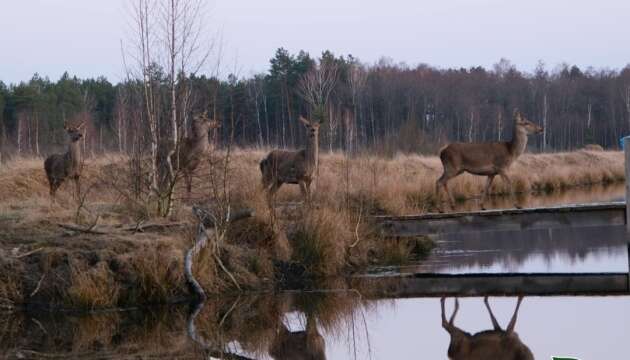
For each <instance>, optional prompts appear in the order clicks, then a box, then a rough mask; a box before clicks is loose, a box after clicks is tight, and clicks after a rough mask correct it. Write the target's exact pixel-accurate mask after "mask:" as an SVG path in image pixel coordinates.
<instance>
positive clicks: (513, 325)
mask: <svg viewBox="0 0 630 360" xmlns="http://www.w3.org/2000/svg"><path fill="white" fill-rule="evenodd" d="M522 301H523V296H522V295H521V296H519V297H518V301H517V302H516V309H514V315H512V319H511V320H510V324H509V325H508V327H507V332H508V333H511V332H513V331H514V327H515V326H516V318H517V316H518V309H519V308H520V307H521V302H522Z"/></svg>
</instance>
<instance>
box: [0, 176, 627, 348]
mask: <svg viewBox="0 0 630 360" xmlns="http://www.w3.org/2000/svg"><path fill="white" fill-rule="evenodd" d="M620 196H623V187H621V190H620V189H618V188H616V187H613V188H610V187H608V188H601V189H599V190H597V189H594V190H593V191H592V192H586V193H583V194H580V193H579V192H573V193H572V194H567V193H563V194H562V195H561V196H560V197H556V198H555V199H551V198H549V197H547V198H544V199H543V198H537V197H533V198H532V199H530V200H528V201H529V203H527V205H526V206H543V205H557V204H566V203H586V202H603V201H610V200H618V199H619V197H620ZM499 205H500V204H499ZM436 241H437V243H438V246H437V248H436V249H435V251H434V252H433V253H432V254H431V255H430V257H429V258H428V259H427V260H426V261H424V262H422V263H418V264H409V265H405V266H402V267H389V268H377V269H372V271H373V272H372V274H371V276H369V277H364V278H363V279H368V280H369V281H367V282H368V283H369V282H371V281H372V279H377V278H378V277H377V276H376V275H377V274H381V275H382V274H389V275H392V274H393V275H395V274H400V273H405V274H408V273H418V272H421V273H441V274H463V273H492V274H500V273H604V272H617V273H619V272H626V273H627V272H628V253H627V245H626V232H625V228H624V227H592V228H580V229H558V230H532V231H521V232H496V233H488V232H486V233H478V234H473V233H469V234H455V235H447V236H444V237H440V238H436ZM375 272H378V273H375ZM357 284H358V283H357ZM357 284H354V285H355V286H359V287H358V288H355V289H351V288H349V286H350V285H348V283H347V282H345V281H341V282H337V283H336V285H335V288H337V290H328V291H317V292H284V293H277V294H262V295H247V296H245V295H244V296H240V297H236V298H228V297H222V298H220V299H211V300H209V301H207V302H206V303H205V304H203V306H202V307H197V308H194V307H189V306H187V305H178V306H170V307H165V308H154V309H149V311H147V310H144V311H137V310H136V311H116V312H101V313H98V314H91V315H73V314H66V313H32V312H31V313H24V312H18V313H2V312H0V359H66V358H73V359H90V360H91V359H119V358H125V359H128V358H133V359H137V358H152V359H208V358H211V359H215V358H223V359H238V360H246V359H277V360H281V359H293V360H300V359H387V360H389V359H447V358H448V356H447V352H448V349H449V343H450V341H451V335H450V334H449V332H447V331H446V330H445V329H444V328H443V327H442V310H441V303H440V298H436V297H428V298H423V297H419V298H405V299H382V298H379V296H380V295H379V294H382V292H380V290H379V289H378V286H366V285H357ZM394 293H395V292H394ZM525 295H527V294H525ZM516 303H517V299H516V298H514V297H492V298H490V305H491V309H492V311H493V313H494V314H495V316H496V318H497V320H498V323H499V324H500V326H501V327H502V329H506V328H507V326H508V323H509V322H510V319H511V318H512V316H513V314H514V311H515V306H516ZM459 305H460V306H459V311H458V313H457V316H456V318H455V319H454V321H453V326H455V327H457V329H459V330H461V331H465V332H468V333H470V334H474V333H477V332H480V331H484V330H490V329H491V328H492V322H491V320H490V315H489V313H488V310H487V309H486V307H485V305H484V302H483V298H480V297H466V298H461V299H459ZM453 306H454V300H453V299H452V298H449V299H447V300H446V309H445V317H446V318H447V319H448V318H450V316H451V314H452V312H453ZM451 332H452V333H453V334H456V333H457V331H455V330H452V331H451ZM515 332H516V333H517V334H518V339H519V340H518V341H516V342H515V341H512V343H515V344H518V345H519V346H521V349H529V351H531V353H532V354H533V355H534V357H535V358H536V359H550V358H551V356H553V355H556V356H574V357H578V358H580V359H582V360H589V359H594V360H600V359H624V358H628V353H629V351H628V350H627V349H626V345H625V343H626V339H627V338H628V335H630V296H629V295H618V294H617V295H615V296H545V297H540V296H526V297H525V298H524V299H523V302H522V304H521V307H520V309H519V311H518V317H517V320H516V326H515ZM495 334H496V333H495ZM492 336H495V335H492ZM504 336H506V335H504ZM511 336H512V339H516V338H515V337H514V335H511ZM489 343H490V344H491V343H492V342H489ZM500 349H503V351H505V349H506V347H505V346H502V347H500V348H497V347H496V346H495V347H494V348H492V347H490V348H486V349H485V350H486V351H499V350H500ZM523 351H526V350H523ZM496 357H497V356H494V358H496Z"/></svg>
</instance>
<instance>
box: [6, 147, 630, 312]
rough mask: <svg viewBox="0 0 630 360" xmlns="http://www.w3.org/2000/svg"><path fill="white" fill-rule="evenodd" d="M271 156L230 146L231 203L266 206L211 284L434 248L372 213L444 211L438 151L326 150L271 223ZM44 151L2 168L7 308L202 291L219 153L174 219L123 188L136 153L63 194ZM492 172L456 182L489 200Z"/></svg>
mask: <svg viewBox="0 0 630 360" xmlns="http://www.w3.org/2000/svg"><path fill="white" fill-rule="evenodd" d="M266 153H267V152H266V151H265V150H251V149H248V150H240V149H237V150H234V151H233V152H232V154H231V161H230V162H229V175H230V177H229V181H227V182H226V183H225V184H226V189H225V192H226V193H229V194H230V198H229V199H230V204H231V207H232V208H234V209H239V208H251V209H253V210H255V215H254V217H251V218H248V219H245V220H242V221H239V222H236V223H234V224H232V225H231V226H229V228H228V229H227V232H226V234H225V238H224V240H223V242H222V243H221V244H220V246H219V247H218V248H217V249H215V250H213V249H210V248H207V249H205V250H204V251H203V252H202V253H201V254H200V255H199V256H198V257H197V259H196V261H195V266H194V272H195V274H197V276H198V278H199V282H200V283H201V285H202V286H203V287H204V289H206V291H208V292H211V293H218V292H226V291H233V290H236V289H237V287H236V285H235V282H236V283H237V284H238V285H239V287H240V289H241V290H258V289H269V288H273V287H275V286H284V284H286V283H288V282H292V283H295V282H297V284H298V286H299V285H300V281H303V280H304V279H308V280H309V281H315V282H320V281H324V280H323V279H327V278H329V277H332V276H336V275H343V274H349V273H352V272H355V271H359V270H361V269H363V268H364V267H366V266H368V265H370V264H384V263H399V262H404V261H407V260H409V259H411V258H414V257H417V256H422V255H423V254H426V253H427V252H428V251H429V249H430V248H431V243H430V241H427V240H424V239H387V238H382V237H381V235H379V233H378V232H377V231H374V225H373V224H372V223H371V222H370V215H373V214H411V213H421V212H425V211H429V210H432V209H434V208H435V207H436V205H437V204H436V197H435V193H434V189H435V180H436V179H437V177H438V176H439V175H440V173H441V171H442V169H441V164H440V160H439V159H438V158H437V157H435V156H420V155H397V156H395V157H393V158H383V157H376V156H368V155H357V156H355V157H350V158H348V157H346V156H344V155H343V154H340V153H332V154H329V153H326V154H322V155H321V158H320V167H319V169H318V177H317V179H316V181H315V182H314V183H313V184H312V194H313V204H312V206H311V207H306V206H303V204H302V203H301V201H302V195H301V194H300V191H299V188H298V187H297V186H290V185H285V186H284V187H282V188H281V189H280V191H279V192H278V193H277V199H276V203H277V207H276V210H275V211H276V215H277V216H276V221H271V219H272V217H271V216H270V210H269V208H268V206H267V202H266V199H265V195H264V193H263V192H262V191H261V184H260V182H261V180H260V176H261V175H260V170H259V166H258V163H259V161H260V160H261V159H262V158H263V157H264V156H265V154H266ZM42 161H43V160H42V159H39V158H30V159H24V158H16V159H13V160H11V161H9V162H8V163H4V164H2V165H1V167H0V307H15V306H20V305H28V306H46V307H72V308H85V309H93V308H103V307H115V306H136V305H138V304H148V303H164V302H171V301H175V300H178V299H184V298H186V297H188V296H189V289H188V288H187V287H186V284H185V281H184V278H183V273H184V271H183V266H184V260H183V254H184V252H185V251H186V249H188V248H189V247H190V246H191V244H192V241H193V239H194V237H195V227H194V224H195V221H196V220H195V219H194V217H193V216H192V212H191V206H192V205H193V204H194V203H198V202H207V201H208V199H212V198H213V194H212V189H211V185H209V183H208V182H209V180H207V179H208V178H209V177H208V176H209V175H208V174H209V171H211V170H210V168H209V166H208V165H207V164H204V165H203V166H202V167H201V168H200V169H198V171H197V176H196V177H195V178H194V179H193V187H192V191H191V194H188V192H187V189H186V188H185V187H186V186H185V184H183V183H182V184H180V185H181V186H180V187H181V188H178V189H177V191H176V204H177V207H176V208H175V210H174V211H173V213H172V215H171V216H170V218H167V219H157V218H153V217H151V214H152V213H154V211H153V209H151V208H149V205H146V204H145V203H143V202H142V201H141V198H134V197H133V196H130V195H129V194H128V193H126V192H125V191H123V190H122V189H121V188H119V186H121V187H122V184H123V183H125V181H126V180H125V179H127V177H126V176H127V175H126V174H127V173H126V171H127V170H126V169H127V168H128V160H127V159H126V158H124V157H120V156H114V155H111V156H102V157H98V158H93V159H89V160H87V162H86V164H85V168H84V170H83V173H82V184H83V186H82V188H83V189H84V190H83V192H82V195H81V196H80V197H79V198H78V199H75V198H73V187H72V185H73V184H71V183H64V184H63V185H62V186H61V188H60V190H59V192H58V193H57V201H56V202H55V203H51V201H50V198H49V194H48V184H47V182H46V178H45V173H44V170H43V166H42ZM510 174H511V178H512V180H513V182H514V185H515V187H516V189H517V191H519V192H553V191H560V190H562V189H567V188H571V187H578V186H587V185H592V184H597V183H613V182H619V181H622V180H623V178H624V161H623V154H622V153H620V152H606V151H584V150H581V151H576V152H570V153H555V154H538V155H532V154H525V155H523V156H522V157H520V158H519V160H518V161H517V162H516V163H515V165H514V166H513V167H512V169H511V170H510ZM484 180H485V179H483V178H478V177H473V176H469V175H463V176H460V177H458V178H457V179H455V180H453V182H452V183H451V184H450V186H451V191H452V192H453V194H454V195H455V197H456V199H458V200H459V201H460V202H466V200H468V199H474V198H476V197H478V195H479V194H480V193H481V190H482V187H483V186H484ZM491 194H492V195H493V196H502V195H507V188H506V186H505V184H504V183H503V182H502V181H500V180H499V181H497V182H495V183H494V185H493V187H492V189H491ZM77 229H78V230H77ZM210 232H212V230H210ZM212 251H217V252H218V255H217V256H214V254H213V253H212ZM218 261H220V262H221V264H219V263H218ZM230 276H232V277H233V279H231V278H230ZM234 280H235V281H234Z"/></svg>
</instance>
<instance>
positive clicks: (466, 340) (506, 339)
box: [440, 296, 534, 360]
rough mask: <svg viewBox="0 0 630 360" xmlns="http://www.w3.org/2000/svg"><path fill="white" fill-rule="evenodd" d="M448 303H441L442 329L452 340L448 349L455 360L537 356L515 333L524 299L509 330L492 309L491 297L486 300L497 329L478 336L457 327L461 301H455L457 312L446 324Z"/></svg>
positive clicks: (515, 359)
mask: <svg viewBox="0 0 630 360" xmlns="http://www.w3.org/2000/svg"><path fill="white" fill-rule="evenodd" d="M444 301H445V299H444V298H442V299H441V300H440V305H441V306H442V327H443V328H444V329H445V330H446V331H447V332H448V334H449V335H450V337H451V341H450V344H449V347H448V357H449V359H451V360H487V359H505V360H533V359H534V355H533V354H532V352H531V350H529V348H528V347H527V346H526V345H525V344H523V343H522V342H521V339H520V338H519V337H518V334H517V333H516V332H515V331H514V327H515V326H516V317H517V314H518V309H519V307H520V306H521V302H522V301H523V297H522V296H519V298H518V302H517V303H516V309H515V310H514V314H513V315H512V319H511V320H510V324H509V325H508V327H507V329H506V330H503V329H501V326H500V325H499V323H498V322H497V319H496V318H495V317H494V314H493V313H492V309H490V304H489V303H488V297H487V296H486V297H485V298H484V300H483V301H484V303H485V305H486V308H487V309H488V313H489V314H490V320H492V326H493V330H485V331H480V332H478V333H476V334H474V335H471V334H470V333H468V332H466V331H463V330H461V329H460V328H458V327H456V326H455V324H454V322H455V315H457V311H458V310H459V301H458V300H457V298H455V310H453V314H452V315H451V318H450V320H449V321H446V314H445V310H444Z"/></svg>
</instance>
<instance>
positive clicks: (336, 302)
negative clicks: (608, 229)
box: [0, 290, 630, 360]
mask: <svg viewBox="0 0 630 360" xmlns="http://www.w3.org/2000/svg"><path fill="white" fill-rule="evenodd" d="M362 292H363V294H358V293H357V292H356V291H346V292H323V293H318V292H309V293H290V294H268V295H261V296H242V297H237V298H222V299H216V300H213V301H208V302H206V303H205V305H204V306H203V307H200V308H197V309H196V310H199V311H198V312H197V313H196V314H195V312H192V313H189V308H188V307H187V306H175V307H168V308H162V309H153V310H152V311H123V312H108V313H99V314H92V315H89V316H79V315H75V314H51V313H12V314H7V313H0V359H68V358H71V359H90V360H91V359H119V358H123V359H129V358H134V359H137V358H144V359H146V358H151V359H209V358H216V359H232V360H248V359H261V360H266V359H276V360H279V359H288V358H290V359H298V360H299V359H329V360H330V359H335V360H338V359H341V360H344V359H361V360H364V359H374V360H380V359H385V360H387V359H444V358H446V353H447V349H450V350H448V352H449V355H450V356H451V357H452V358H453V359H501V358H510V357H509V356H508V354H506V352H508V351H511V352H512V353H517V352H520V353H521V354H523V355H524V356H525V357H522V358H523V359H531V358H532V357H531V354H532V353H533V355H534V356H535V357H536V358H537V359H549V358H551V356H552V355H574V356H577V357H579V358H583V359H607V358H626V357H627V351H626V347H625V339H627V337H628V335H629V334H630V321H627V320H628V319H630V307H628V303H629V301H630V297H627V296H607V297H606V296H604V297H568V296H563V297H528V298H527V299H526V300H524V301H523V302H522V306H520V301H519V300H517V299H515V298H501V297H499V298H493V299H492V304H491V305H492V306H490V304H487V305H486V306H484V304H483V298H474V297H473V298H459V299H458V301H457V302H458V304H459V311H458V312H455V311H454V310H452V305H451V311H452V312H448V315H450V316H447V310H448V309H446V308H448V306H446V308H445V307H442V311H441V312H440V311H439V310H438V308H439V307H441V306H443V305H442V304H441V303H440V302H441V301H440V299H439V298H414V299H395V300H379V299H371V300H370V299H368V298H369V297H370V296H371V295H370V294H369V290H368V291H362ZM450 304H451V302H450V301H448V303H447V304H445V305H450ZM517 317H518V326H517ZM447 318H450V319H448V320H447ZM504 319H505V320H504ZM503 321H505V322H503ZM501 323H503V324H507V326H506V328H505V329H503V328H502V327H501V325H500V324H501ZM440 325H442V326H440ZM488 325H490V327H491V330H487V329H488V327H489V326H488ZM445 329H446V330H447V331H444V330H445ZM516 329H518V335H517V333H516ZM527 349H529V350H530V351H527ZM478 354H483V355H478ZM474 356H477V357H474ZM515 358H516V357H515Z"/></svg>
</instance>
